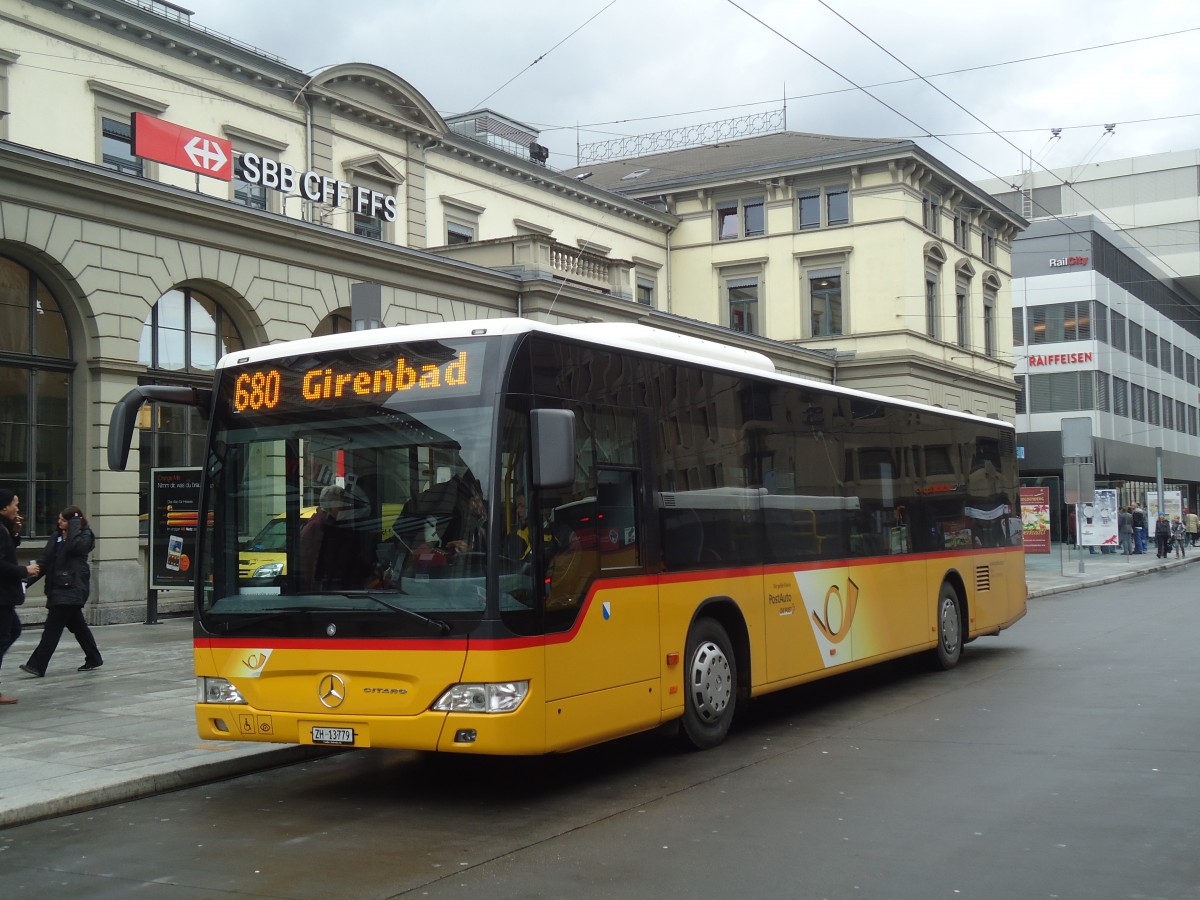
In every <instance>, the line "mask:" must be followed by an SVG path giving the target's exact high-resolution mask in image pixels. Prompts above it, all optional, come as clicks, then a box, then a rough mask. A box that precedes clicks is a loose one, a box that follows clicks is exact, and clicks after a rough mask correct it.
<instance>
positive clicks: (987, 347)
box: [983, 289, 996, 357]
mask: <svg viewBox="0 0 1200 900" xmlns="http://www.w3.org/2000/svg"><path fill="white" fill-rule="evenodd" d="M983 355H984V356H987V357H994V356H995V355H996V295H995V293H993V292H992V291H990V290H986V289H985V290H984V292H983Z"/></svg>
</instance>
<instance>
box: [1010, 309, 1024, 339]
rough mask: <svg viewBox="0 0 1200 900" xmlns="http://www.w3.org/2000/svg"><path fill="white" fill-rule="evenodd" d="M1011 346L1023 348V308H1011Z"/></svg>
mask: <svg viewBox="0 0 1200 900" xmlns="http://www.w3.org/2000/svg"><path fill="white" fill-rule="evenodd" d="M1012 322H1013V346H1014V347H1024V346H1025V307H1023V306H1016V307H1013V320H1012Z"/></svg>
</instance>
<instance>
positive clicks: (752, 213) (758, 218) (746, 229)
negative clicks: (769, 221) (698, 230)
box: [717, 197, 766, 241]
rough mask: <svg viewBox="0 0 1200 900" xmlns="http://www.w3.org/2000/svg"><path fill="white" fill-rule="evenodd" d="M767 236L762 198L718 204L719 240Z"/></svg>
mask: <svg viewBox="0 0 1200 900" xmlns="http://www.w3.org/2000/svg"><path fill="white" fill-rule="evenodd" d="M764 234H766V215H765V211H764V207H763V198H762V197H752V198H749V199H742V200H722V201H721V202H719V203H718V204H717V239H718V240H722V241H728V240H733V239H735V238H744V237H761V236H762V235H764Z"/></svg>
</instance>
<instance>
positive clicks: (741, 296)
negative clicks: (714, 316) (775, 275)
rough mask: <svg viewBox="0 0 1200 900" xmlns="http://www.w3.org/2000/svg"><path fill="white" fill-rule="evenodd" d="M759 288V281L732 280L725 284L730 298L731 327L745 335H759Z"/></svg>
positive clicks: (754, 279)
mask: <svg viewBox="0 0 1200 900" xmlns="http://www.w3.org/2000/svg"><path fill="white" fill-rule="evenodd" d="M758 287H759V280H758V278H756V277H751V278H730V279H728V280H727V281H726V282H725V293H726V296H727V298H728V309H729V327H730V328H731V329H732V330H733V331H741V332H743V333H745V334H758V333H759V332H758V315H759V313H758V300H759V297H758Z"/></svg>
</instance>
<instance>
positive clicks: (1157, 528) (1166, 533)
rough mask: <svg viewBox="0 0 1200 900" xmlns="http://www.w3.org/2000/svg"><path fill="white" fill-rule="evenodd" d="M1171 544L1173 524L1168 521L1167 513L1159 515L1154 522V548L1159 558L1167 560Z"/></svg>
mask: <svg viewBox="0 0 1200 900" xmlns="http://www.w3.org/2000/svg"><path fill="white" fill-rule="evenodd" d="M1170 544H1171V523H1170V522H1168V521H1167V514H1166V513H1159V514H1158V518H1157V519H1156V520H1155V522H1154V546H1155V549H1156V550H1158V558H1159V559H1166V558H1167V551H1168V549H1169V547H1170Z"/></svg>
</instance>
